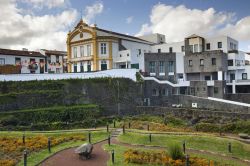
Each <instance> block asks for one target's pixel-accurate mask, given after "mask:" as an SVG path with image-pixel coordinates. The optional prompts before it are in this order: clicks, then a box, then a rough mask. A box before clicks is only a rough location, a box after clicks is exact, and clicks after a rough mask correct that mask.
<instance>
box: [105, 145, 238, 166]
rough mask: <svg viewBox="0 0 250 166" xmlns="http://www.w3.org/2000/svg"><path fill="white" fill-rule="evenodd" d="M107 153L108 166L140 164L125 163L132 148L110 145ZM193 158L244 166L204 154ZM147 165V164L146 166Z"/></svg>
mask: <svg viewBox="0 0 250 166" xmlns="http://www.w3.org/2000/svg"><path fill="white" fill-rule="evenodd" d="M103 148H104V149H105V150H106V151H108V152H109V154H110V158H109V161H108V163H107V164H108V166H120V165H126V166H138V165H140V164H133V163H125V162H124V156H123V154H124V152H125V151H126V150H129V149H130V148H129V147H124V146H121V145H115V144H112V145H111V146H109V145H108V144H106V145H104V147H103ZM136 149H137V150H142V151H149V152H150V151H154V152H157V151H159V152H160V150H148V149H144V148H136ZM112 150H114V151H115V163H114V164H112V159H111V151H112ZM191 156H193V157H200V158H205V159H208V160H213V161H215V162H217V163H220V164H221V165H228V166H242V164H239V163H237V162H235V161H232V160H223V161H222V160H221V159H220V158H219V157H214V156H207V155H202V154H191ZM144 165H145V164H144ZM149 165H150V166H156V165H152V164H147V165H146V166H149Z"/></svg>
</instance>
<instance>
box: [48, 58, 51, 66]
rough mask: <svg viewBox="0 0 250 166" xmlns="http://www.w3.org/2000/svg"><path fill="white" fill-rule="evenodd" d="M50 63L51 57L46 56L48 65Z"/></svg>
mask: <svg viewBox="0 0 250 166" xmlns="http://www.w3.org/2000/svg"><path fill="white" fill-rule="evenodd" d="M50 63H51V56H48V64H50Z"/></svg>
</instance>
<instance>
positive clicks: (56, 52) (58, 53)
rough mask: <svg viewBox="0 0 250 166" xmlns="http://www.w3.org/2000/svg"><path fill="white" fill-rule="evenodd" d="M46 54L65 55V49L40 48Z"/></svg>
mask: <svg viewBox="0 0 250 166" xmlns="http://www.w3.org/2000/svg"><path fill="white" fill-rule="evenodd" d="M42 50H43V51H44V52H45V54H46V55H67V52H66V51H58V50H46V49H42Z"/></svg>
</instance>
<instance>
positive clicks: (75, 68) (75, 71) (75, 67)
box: [74, 64, 77, 73]
mask: <svg viewBox="0 0 250 166" xmlns="http://www.w3.org/2000/svg"><path fill="white" fill-rule="evenodd" d="M74 73H77V64H74Z"/></svg>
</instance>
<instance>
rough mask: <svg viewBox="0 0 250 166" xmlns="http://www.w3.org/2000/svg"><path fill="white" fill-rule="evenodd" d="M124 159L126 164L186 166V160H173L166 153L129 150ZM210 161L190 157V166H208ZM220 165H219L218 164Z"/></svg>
mask: <svg viewBox="0 0 250 166" xmlns="http://www.w3.org/2000/svg"><path fill="white" fill-rule="evenodd" d="M124 158H125V162H126V163H135V164H159V165H171V166H184V165H185V162H186V161H185V158H183V159H178V160H173V159H172V158H171V157H170V156H169V155H168V154H167V153H166V152H164V151H162V152H145V151H138V150H131V149H130V150H127V151H125V153H124ZM208 163H209V161H208V160H206V159H202V158H197V157H190V159H189V165H192V166H207V165H208ZM214 165H215V164H214V162H213V161H210V166H214ZM216 165H218V163H216Z"/></svg>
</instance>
